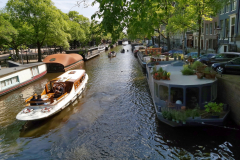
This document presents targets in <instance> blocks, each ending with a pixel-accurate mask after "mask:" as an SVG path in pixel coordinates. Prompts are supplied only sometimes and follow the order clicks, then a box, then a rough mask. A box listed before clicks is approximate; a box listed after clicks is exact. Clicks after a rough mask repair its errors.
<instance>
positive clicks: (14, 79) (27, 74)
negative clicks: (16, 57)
mask: <svg viewBox="0 0 240 160" xmlns="http://www.w3.org/2000/svg"><path fill="white" fill-rule="evenodd" d="M9 63H11V61H9ZM13 63H14V66H12V67H9V68H3V69H0V83H1V85H0V96H2V95H4V94H7V93H9V92H11V91H13V90H16V89H18V88H20V87H23V86H25V85H27V84H29V83H31V82H33V81H35V80H37V79H39V78H41V77H43V76H44V75H45V74H46V73H47V68H46V65H45V64H44V63H42V62H40V63H31V64H24V65H22V64H18V63H16V62H13ZM9 66H11V65H9Z"/></svg>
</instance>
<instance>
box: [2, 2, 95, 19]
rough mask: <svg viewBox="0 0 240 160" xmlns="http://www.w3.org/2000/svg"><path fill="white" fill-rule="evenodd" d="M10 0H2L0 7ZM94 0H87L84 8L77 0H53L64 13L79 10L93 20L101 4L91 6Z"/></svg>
mask: <svg viewBox="0 0 240 160" xmlns="http://www.w3.org/2000/svg"><path fill="white" fill-rule="evenodd" d="M7 1H8V0H0V8H4V7H5V6H6V3H7ZM93 1H94V0H87V3H88V4H89V6H88V7H87V8H84V5H83V4H81V5H80V7H77V6H76V5H77V0H52V2H53V3H54V5H55V6H56V7H57V8H58V9H60V10H61V11H62V12H64V13H68V12H69V11H77V12H78V13H79V14H81V15H83V16H85V17H88V18H89V19H90V20H91V16H92V15H93V14H94V13H95V12H96V11H98V7H99V4H95V5H94V6H91V3H92V2H93Z"/></svg>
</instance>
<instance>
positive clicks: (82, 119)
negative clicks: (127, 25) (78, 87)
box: [0, 45, 240, 160]
mask: <svg viewBox="0 0 240 160" xmlns="http://www.w3.org/2000/svg"><path fill="white" fill-rule="evenodd" d="M122 48H125V50H126V51H127V50H129V51H128V52H125V53H120V50H121V49H122ZM113 50H114V51H116V52H117V56H116V57H114V58H112V59H110V58H108V56H107V52H103V53H101V54H100V55H99V56H98V57H95V58H93V59H91V60H89V61H87V62H85V63H84V64H83V65H81V66H80V67H79V68H84V69H85V70H86V72H87V74H88V75H89V81H88V84H87V88H86V90H85V91H84V93H83V94H82V95H81V96H80V97H79V98H78V99H77V100H76V101H75V102H74V103H73V104H71V105H70V106H69V107H67V108H66V109H64V110H63V111H61V112H60V113H58V114H56V115H54V116H52V117H50V118H48V119H45V120H41V121H34V122H25V121H18V120H16V118H15V117H16V115H17V113H18V112H20V111H21V109H23V108H24V105H25V103H24V100H25V99H26V98H28V97H29V96H31V95H32V94H33V93H35V92H36V93H41V92H42V90H43V87H44V85H45V84H46V83H47V82H48V81H49V80H51V79H53V78H55V77H57V76H58V75H60V74H61V73H54V74H46V75H45V76H44V77H43V78H41V79H40V80H38V81H36V82H34V83H31V84H29V85H27V86H25V87H23V88H20V89H18V90H16V91H14V92H12V93H9V94H7V95H5V96H2V97H0V159H24V160H25V159H156V160H159V159H240V153H239V150H240V131H238V130H236V131H235V130H230V129H224V128H219V127H209V126H206V127H201V128H199V127H191V128H177V129H176V128H171V127H169V126H167V125H165V124H163V123H161V122H159V121H158V119H157V118H156V114H155V110H154V106H153V103H152V99H151V96H150V92H149V89H148V84H147V81H146V78H145V75H144V72H143V71H142V68H141V66H140V64H139V63H138V61H137V59H136V58H135V57H134V55H133V54H132V52H131V46H130V45H126V46H117V47H116V48H114V49H113Z"/></svg>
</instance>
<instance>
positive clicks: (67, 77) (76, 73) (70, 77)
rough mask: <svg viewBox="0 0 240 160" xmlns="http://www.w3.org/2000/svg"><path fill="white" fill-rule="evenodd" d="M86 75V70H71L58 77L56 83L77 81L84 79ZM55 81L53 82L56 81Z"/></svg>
mask: <svg viewBox="0 0 240 160" xmlns="http://www.w3.org/2000/svg"><path fill="white" fill-rule="evenodd" d="M84 73H85V70H84V69H74V70H69V71H67V72H65V73H63V74H62V75H60V76H58V77H57V78H56V79H57V81H56V82H66V81H71V82H72V81H75V80H77V79H78V78H80V77H82V76H83V75H84ZM56 79H53V80H56Z"/></svg>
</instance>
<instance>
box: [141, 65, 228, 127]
mask: <svg viewBox="0 0 240 160" xmlns="http://www.w3.org/2000/svg"><path fill="white" fill-rule="evenodd" d="M156 63H157V62H150V63H148V64H147V67H146V76H147V81H148V85H149V88H150V92H151V95H152V99H153V102H154V107H155V111H156V114H157V118H158V119H159V120H160V121H162V122H163V123H166V124H167V125H170V126H172V127H182V126H202V125H224V121H225V119H226V118H227V116H228V114H229V107H228V106H227V105H223V106H220V105H219V106H218V107H219V113H218V114H217V115H218V116H214V115H213V113H214V112H212V113H211V112H210V113H209V112H207V110H206V108H205V107H206V105H208V104H209V103H212V102H213V104H214V103H215V102H214V101H215V100H216V98H217V79H216V78H213V79H207V78H202V79H198V78H197V75H182V73H181V70H182V69H183V62H182V61H176V62H170V61H165V62H160V64H159V65H156ZM161 68H162V69H161ZM154 70H155V71H160V70H162V71H166V72H169V73H171V78H169V80H164V78H161V76H162V77H164V75H161V74H158V75H157V76H156V75H155V73H154ZM159 73H160V72H159ZM152 74H153V75H152ZM159 75H160V76H159ZM215 104H216V103H215ZM220 111H221V112H220Z"/></svg>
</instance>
